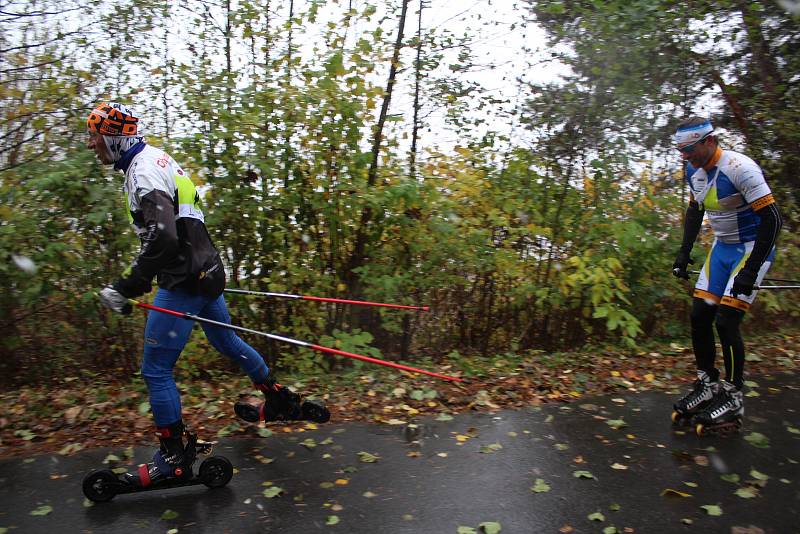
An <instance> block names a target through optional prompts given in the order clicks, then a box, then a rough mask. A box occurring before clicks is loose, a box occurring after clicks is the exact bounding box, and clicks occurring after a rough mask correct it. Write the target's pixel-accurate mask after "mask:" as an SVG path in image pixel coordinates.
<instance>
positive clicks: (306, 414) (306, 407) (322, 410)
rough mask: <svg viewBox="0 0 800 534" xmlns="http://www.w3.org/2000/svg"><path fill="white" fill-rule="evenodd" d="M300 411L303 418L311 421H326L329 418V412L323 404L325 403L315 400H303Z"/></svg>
mask: <svg viewBox="0 0 800 534" xmlns="http://www.w3.org/2000/svg"><path fill="white" fill-rule="evenodd" d="M300 411H301V412H302V414H303V419H305V420H306V421H313V422H315V423H327V422H328V421H330V419H331V412H330V411H328V408H327V407H326V406H325V403H323V402H322V401H317V400H307V401H303V404H302V406H301V407H300Z"/></svg>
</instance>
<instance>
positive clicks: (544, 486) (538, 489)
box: [531, 478, 550, 493]
mask: <svg viewBox="0 0 800 534" xmlns="http://www.w3.org/2000/svg"><path fill="white" fill-rule="evenodd" d="M531 491H532V492H534V493H547V492H548V491H550V484H548V483H547V482H545V481H544V480H542V479H541V478H537V479H536V481H534V483H533V486H531Z"/></svg>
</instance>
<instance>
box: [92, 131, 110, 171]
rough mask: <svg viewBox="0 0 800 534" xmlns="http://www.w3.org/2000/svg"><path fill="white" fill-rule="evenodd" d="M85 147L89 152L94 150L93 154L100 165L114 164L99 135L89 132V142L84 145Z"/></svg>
mask: <svg viewBox="0 0 800 534" xmlns="http://www.w3.org/2000/svg"><path fill="white" fill-rule="evenodd" d="M86 147H87V148H89V149H90V150H94V153H95V154H96V155H97V159H99V160H100V163H102V164H103V165H111V164H112V163H114V161H113V160H112V159H111V154H110V153H109V152H108V147H107V146H106V142H105V141H103V136H102V135H100V134H99V133H97V132H89V142H88V143H86Z"/></svg>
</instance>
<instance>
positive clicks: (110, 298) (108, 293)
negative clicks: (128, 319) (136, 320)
mask: <svg viewBox="0 0 800 534" xmlns="http://www.w3.org/2000/svg"><path fill="white" fill-rule="evenodd" d="M100 302H102V303H103V305H104V306H106V307H108V308H111V309H112V310H114V311H115V312H117V313H121V314H122V315H128V314H129V313H131V310H133V306H131V303H130V302H128V299H127V297H125V296H123V295H122V293H120V292H119V291H117V290H116V289H114V288H113V287H111V286H106V287H104V288H103V289H102V290H101V291H100Z"/></svg>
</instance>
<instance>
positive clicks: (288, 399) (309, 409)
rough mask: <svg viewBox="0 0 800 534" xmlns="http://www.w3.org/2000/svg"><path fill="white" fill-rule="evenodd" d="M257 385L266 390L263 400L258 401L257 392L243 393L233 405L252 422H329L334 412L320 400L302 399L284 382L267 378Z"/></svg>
mask: <svg viewBox="0 0 800 534" xmlns="http://www.w3.org/2000/svg"><path fill="white" fill-rule="evenodd" d="M256 387H257V388H258V389H259V390H260V391H261V392H262V393H263V394H264V399H265V400H264V401H259V400H258V398H257V397H255V396H252V395H251V396H247V395H245V396H243V398H240V399H239V400H238V401H237V402H236V404H235V405H234V407H233V409H234V411H235V412H236V415H238V416H239V417H240V418H241V419H244V420H245V421H247V422H249V423H258V422H260V421H264V422H266V423H271V422H275V421H284V422H290V421H313V422H314V423H327V422H328V421H329V420H330V418H331V413H330V412H329V411H328V408H327V407H326V406H325V404H324V403H323V402H321V401H318V400H303V401H302V402H301V400H300V399H301V397H300V395H299V394H297V393H295V392H293V391H292V390H290V389H289V388H287V387H285V386H281V385H280V384H278V383H277V382H276V381H275V380H274V379H268V380H267V382H265V383H263V384H256Z"/></svg>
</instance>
